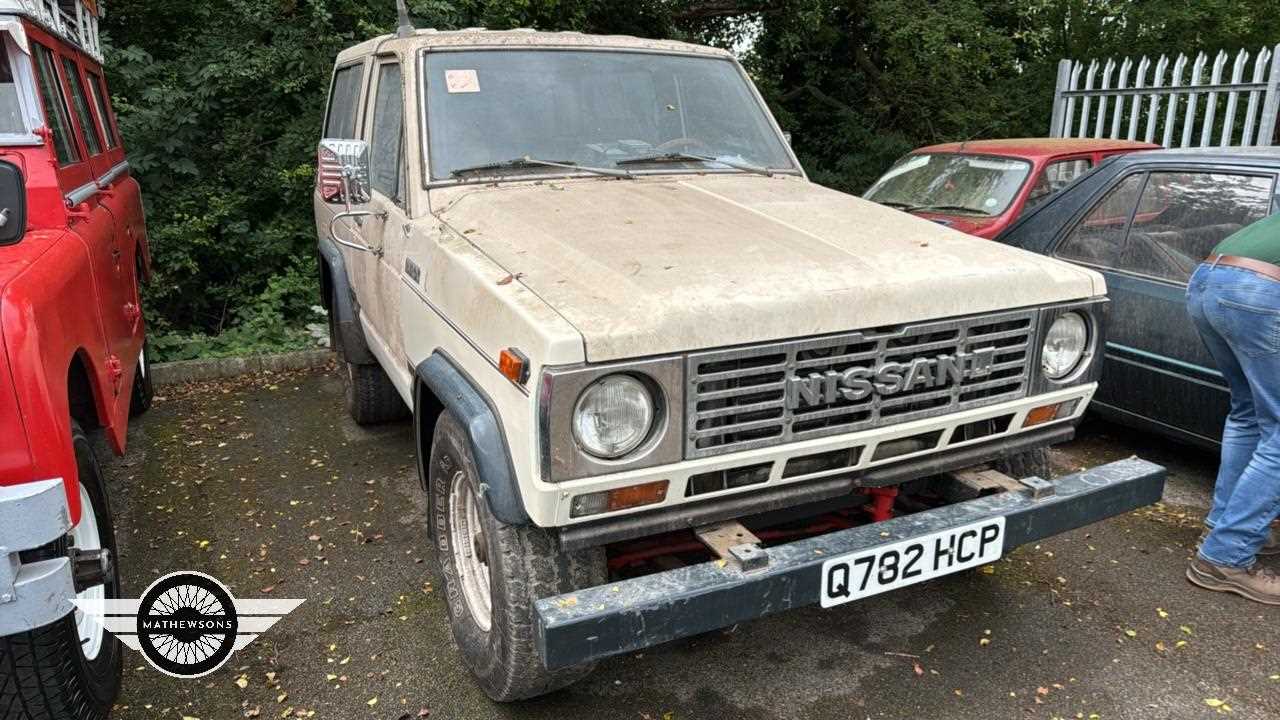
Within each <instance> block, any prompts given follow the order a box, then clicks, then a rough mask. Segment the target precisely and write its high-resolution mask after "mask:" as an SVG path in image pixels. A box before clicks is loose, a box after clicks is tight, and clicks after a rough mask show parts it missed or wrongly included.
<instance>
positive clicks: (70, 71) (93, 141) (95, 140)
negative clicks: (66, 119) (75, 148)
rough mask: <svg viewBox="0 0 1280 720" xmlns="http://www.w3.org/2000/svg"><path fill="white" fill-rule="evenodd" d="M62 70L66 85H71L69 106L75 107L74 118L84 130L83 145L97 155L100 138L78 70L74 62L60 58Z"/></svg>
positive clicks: (90, 152) (91, 153) (99, 151)
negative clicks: (65, 77)
mask: <svg viewBox="0 0 1280 720" xmlns="http://www.w3.org/2000/svg"><path fill="white" fill-rule="evenodd" d="M62 71H63V73H65V74H66V76H67V85H70V86H71V107H73V108H75V111H76V120H77V121H79V123H80V129H81V130H82V131H84V142H85V145H86V146H87V147H88V148H89V154H90V155H97V154H98V153H101V152H102V139H101V138H100V137H99V135H98V124H97V123H96V122H94V121H93V113H92V112H90V111H89V98H88V97H87V96H86V95H85V93H84V81H83V80H81V79H80V70H79V68H77V67H76V64H75V63H73V62H71V61H70V60H68V59H67V58H62Z"/></svg>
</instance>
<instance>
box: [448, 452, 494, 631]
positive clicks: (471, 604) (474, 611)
mask: <svg viewBox="0 0 1280 720" xmlns="http://www.w3.org/2000/svg"><path fill="white" fill-rule="evenodd" d="M449 539H450V541H451V542H450V543H449V545H450V547H452V548H453V565H454V567H455V568H457V569H458V584H459V585H460V586H461V587H462V598H463V600H464V601H465V602H466V603H467V610H469V611H470V612H471V618H472V619H473V620H475V622H476V625H478V626H479V627H480V629H481V630H483V631H485V632H489V627H490V625H491V622H492V616H493V599H492V596H491V594H490V591H489V563H487V562H485V560H484V559H482V558H481V556H480V555H479V554H478V553H477V547H483V548H484V550H485V552H487V551H488V548H487V546H485V545H484V542H485V538H484V528H483V526H482V525H481V524H480V505H479V502H478V501H477V499H476V494H475V492H474V491H473V490H472V489H471V484H470V483H468V482H467V479H466V477H465V476H464V475H463V474H462V472H461V471H458V472H456V473H454V475H453V479H452V480H451V481H450V485H449Z"/></svg>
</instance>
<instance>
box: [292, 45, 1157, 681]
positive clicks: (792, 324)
mask: <svg viewBox="0 0 1280 720" xmlns="http://www.w3.org/2000/svg"><path fill="white" fill-rule="evenodd" d="M322 137H323V139H322V140H321V141H320V144H319V150H318V167H317V181H316V189H315V196H314V205H315V216H316V227H317V231H318V234H319V250H320V257H321V260H322V262H321V272H322V275H323V277H322V285H323V289H324V293H325V297H324V302H325V305H326V307H327V308H328V309H329V311H330V317H331V319H332V325H331V330H332V335H333V346H334V348H335V349H336V351H337V353H338V354H339V357H340V358H341V360H342V361H343V366H344V368H345V373H346V375H347V380H348V382H347V405H348V409H349V411H350V413H351V415H352V417H353V418H354V419H355V420H356V421H357V422H360V423H371V422H379V421H386V420H391V419H394V418H397V417H400V416H406V415H412V417H413V423H414V428H415V433H416V437H417V441H418V443H419V458H420V460H419V473H420V477H421V480H422V484H423V489H424V491H425V493H426V495H427V497H428V499H429V500H428V506H429V512H428V517H427V518H424V520H425V523H424V525H425V532H426V533H427V540H428V541H429V542H430V543H431V545H432V546H433V548H434V559H435V562H436V564H437V566H438V568H439V571H440V576H441V581H440V582H441V583H442V585H441V587H442V589H443V590H444V591H445V593H444V595H445V597H446V599H447V605H448V616H449V620H450V623H451V625H452V631H453V636H454V638H455V640H456V641H457V645H458V651H459V655H460V658H461V661H462V662H463V663H465V665H466V666H467V667H468V668H469V669H470V670H471V672H472V673H473V674H474V675H475V677H476V679H477V681H478V682H479V683H480V685H481V686H482V687H483V688H484V690H485V691H486V692H487V693H488V694H489V695H490V696H491V697H493V698H494V699H496V700H514V699H520V698H527V697H531V696H535V695H539V694H542V693H545V692H549V691H551V690H554V689H556V688H559V687H563V686H564V685H567V684H568V683H570V682H572V681H574V680H575V679H577V678H579V677H581V676H582V675H583V674H584V673H586V672H587V671H588V670H589V669H590V667H591V665H592V663H594V662H595V661H597V660H599V659H601V658H605V657H607V656H610V655H614V654H618V653H624V652H629V651H633V650H636V649H639V648H644V647H646V646H650V645H653V644H656V643H660V642H665V641H669V640H672V639H675V638H680V637H685V636H689V635H693V634H696V633H701V632H706V631H708V630H712V629H715V628H720V627H725V626H728V625H731V624H733V623H737V622H742V621H745V620H748V619H751V618H754V617H758V616H761V615H765V614H768V613H772V612H777V611H780V610H785V609H789V608H793V607H800V606H804V605H810V604H818V605H821V606H822V607H833V606H837V605H840V604H843V603H847V602H851V601H854V600H857V599H860V598H863V597H867V596H869V595H873V594H876V593H880V592H886V591H890V590H895V589H897V588H900V587H903V586H906V585H911V584H915V583H919V582H922V581H924V580H928V579H930V578H933V577H937V576H940V575H943V574H946V573H951V572H957V571H962V570H964V569H967V568H972V567H975V566H977V565H981V564H985V563H989V562H992V561H994V560H996V559H998V558H999V557H1000V556H1001V555H1002V554H1004V553H1006V552H1008V551H1009V550H1011V549H1012V548H1014V547H1016V546H1018V545H1020V544H1023V543H1027V542H1030V541H1034V540H1037V539H1039V538H1042V537H1045V536H1047V535H1052V534H1055V533H1060V532H1064V531H1066V530H1070V529H1073V528H1076V527H1080V526H1082V525H1085V524H1087V523H1090V522H1093V521H1096V520H1099V519H1102V518H1105V517H1109V516H1112V515H1115V514H1117V513H1121V512H1125V511H1128V510H1131V509H1133V508H1136V507H1139V506H1141V505H1145V504H1148V503H1151V502H1154V501H1155V500H1156V499H1158V498H1159V497H1160V493H1161V490H1162V488H1163V484H1164V471H1163V469H1162V468H1160V467H1158V466H1155V465H1151V464H1149V463H1146V462H1144V461H1142V460H1137V459H1133V460H1126V461H1123V462H1119V463H1114V464H1110V465H1105V466H1100V467H1097V468H1093V469H1089V470H1086V471H1083V472H1080V473H1076V474H1073V475H1067V476H1065V477H1060V478H1057V479H1054V480H1051V479H1050V477H1049V471H1048V464H1047V462H1046V453H1045V449H1046V448H1047V447H1048V446H1049V445H1051V444H1053V443H1057V442H1061V441H1063V440H1066V439H1069V438H1070V437H1072V434H1073V432H1074V430H1073V428H1074V425H1075V423H1076V421H1077V420H1078V419H1079V418H1080V416H1081V414H1082V413H1083V412H1084V411H1085V407H1086V406H1087V405H1088V403H1089V400H1090V398H1091V397H1092V395H1093V393H1094V389H1095V387H1096V381H1097V377H1098V372H1099V362H1100V359H1101V357H1102V353H1101V352H1100V350H1101V346H1102V343H1103V329H1104V321H1105V315H1106V313H1105V307H1106V299H1105V292H1106V288H1105V287H1104V284H1103V280H1102V278H1101V276H1099V275H1098V274H1097V273H1094V272H1092V271H1089V270H1086V269H1081V268H1079V267H1073V266H1071V265H1068V264H1066V263H1062V262H1057V261H1055V260H1052V259H1049V258H1045V257H1040V256H1037V255H1033V254H1030V253H1027V252H1022V251H1019V250H1016V249H1012V248H1009V247H1005V246H1002V245H1000V244H998V243H993V242H990V241H987V240H979V239H975V238H971V237H968V236H965V235H962V234H961V233H958V232H955V231H952V230H949V229H947V228H945V227H943V226H941V225H938V224H935V223H933V222H930V221H928V220H922V219H919V218H916V217H913V216H911V215H908V214H906V213H902V212H898V211H896V210H892V209H889V208H885V207H882V206H879V205H876V204H875V203H872V202H868V201H864V200H861V199H859V198H857V197H854V196H851V195H846V194H844V193H840V192H836V191H834V190H830V189H828V188H824V187H821V186H819V185H815V184H814V183H812V182H810V181H809V179H808V178H807V177H806V175H805V172H804V170H803V168H801V167H800V164H799V162H798V161H797V160H796V156H795V154H794V153H793V152H792V151H791V149H790V147H789V144H788V141H787V139H786V137H785V136H784V133H783V132H782V131H781V130H780V129H779V127H778V125H777V123H776V122H775V121H774V119H773V117H772V116H771V115H770V113H769V110H768V108H767V107H766V105H765V103H764V102H763V101H762V99H761V97H760V95H759V93H757V91H756V89H755V87H754V86H753V85H752V83H751V80H750V79H749V78H748V76H747V75H746V73H745V72H744V71H743V69H742V68H741V67H740V66H739V64H738V63H737V62H736V61H735V60H734V58H733V57H732V56H731V55H730V54H729V53H727V52H725V51H722V50H717V49H713V48H709V47H702V46H697V45H689V44H684V43H679V42H669V41H660V40H642V39H637V38H631V37H598V36H589V35H582V34H575V33H545V32H533V31H524V30H514V31H503V32H494V31H484V30H463V31H458V32H436V31H431V30H413V29H412V28H410V27H407V26H405V27H402V28H401V29H400V31H399V32H398V33H396V34H395V35H389V36H384V37H379V38H375V39H372V40H369V41H366V42H364V43H361V44H359V45H357V46H355V47H352V48H350V49H348V50H345V51H343V52H342V53H341V54H340V55H339V56H338V58H337V62H336V66H335V69H334V74H333V82H332V88H331V90H330V97H329V104H328V109H327V114H326V118H325V126H324V131H323V136H322ZM832 621H833V622H857V617H856V615H853V614H850V613H836V614H833V616H832Z"/></svg>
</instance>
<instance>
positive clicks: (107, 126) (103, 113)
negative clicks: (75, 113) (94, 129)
mask: <svg viewBox="0 0 1280 720" xmlns="http://www.w3.org/2000/svg"><path fill="white" fill-rule="evenodd" d="M89 94H90V95H92V96H93V104H94V106H95V107H97V108H98V123H99V128H100V129H101V130H102V137H104V138H106V140H107V149H108V150H113V149H115V148H116V147H117V146H118V145H119V144H120V139H119V138H117V137H116V133H115V130H114V129H113V126H112V124H111V114H110V110H109V109H108V108H107V90H106V87H105V86H104V85H103V84H102V78H101V77H98V76H97V75H94V74H93V73H89Z"/></svg>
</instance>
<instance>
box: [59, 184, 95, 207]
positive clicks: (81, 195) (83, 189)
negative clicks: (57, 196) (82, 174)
mask: <svg viewBox="0 0 1280 720" xmlns="http://www.w3.org/2000/svg"><path fill="white" fill-rule="evenodd" d="M97 192H98V183H97V181H91V182H87V183H85V184H83V185H81V186H80V187H78V188H76V189H75V190H72V191H71V192H69V193H67V196H66V201H67V207H69V208H73V207H75V206H77V205H79V204H80V203H82V202H85V201H86V200H88V199H89V198H91V197H93V196H94V194H95V193H97Z"/></svg>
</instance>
